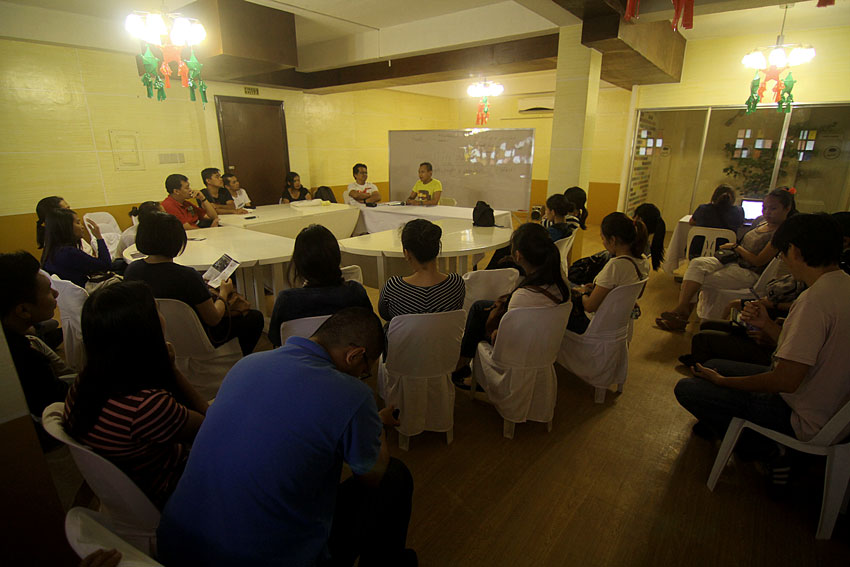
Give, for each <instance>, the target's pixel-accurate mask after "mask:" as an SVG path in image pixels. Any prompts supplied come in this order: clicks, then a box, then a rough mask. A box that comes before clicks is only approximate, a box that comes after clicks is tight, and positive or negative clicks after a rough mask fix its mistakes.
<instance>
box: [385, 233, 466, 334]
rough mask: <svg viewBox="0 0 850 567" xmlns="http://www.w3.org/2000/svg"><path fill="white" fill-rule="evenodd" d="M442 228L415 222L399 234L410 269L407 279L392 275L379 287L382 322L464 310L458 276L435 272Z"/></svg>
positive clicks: (462, 292) (463, 286) (464, 289)
mask: <svg viewBox="0 0 850 567" xmlns="http://www.w3.org/2000/svg"><path fill="white" fill-rule="evenodd" d="M442 235H443V229H441V228H440V227H439V226H437V225H436V224H434V223H432V222H430V221H427V220H425V219H414V220H412V221H410V222H408V223H407V224H405V225H404V228H402V231H401V246H402V250H403V252H404V259H405V260H407V263H408V264H410V267H411V268H413V274H411V275H409V276H404V277H400V276H393V277H391V278H390V279H389V280H387V283H385V284H384V287H383V288H381V297H380V299H379V300H378V312H379V313H380V314H381V317H382V318H383V319H384V321H390V320H391V319H392V318H393V317H395V316H397V315H407V314H410V313H439V312H443V311H454V310H455V309H460V308H461V307H463V298H464V295H465V294H466V287H465V285H464V283H463V278H461V277H460V276H459V275H457V274H444V273H442V272H440V271H439V270H438V269H437V255H438V254H439V253H440V238H441V237H442Z"/></svg>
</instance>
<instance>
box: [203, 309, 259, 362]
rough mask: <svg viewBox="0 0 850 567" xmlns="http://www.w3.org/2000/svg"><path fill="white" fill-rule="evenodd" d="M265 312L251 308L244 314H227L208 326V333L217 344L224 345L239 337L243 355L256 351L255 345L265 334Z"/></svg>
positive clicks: (213, 342) (211, 340)
mask: <svg viewBox="0 0 850 567" xmlns="http://www.w3.org/2000/svg"><path fill="white" fill-rule="evenodd" d="M263 324H264V320H263V314H262V313H260V312H259V311H257V310H256V309H251V310H249V311H247V312H246V313H244V314H242V315H236V316H235V317H228V316H227V315H225V316H224V317H222V318H221V321H220V322H219V324H218V325H216V326H215V327H207V335H208V336H209V337H210V342H212V344H214V345H215V346H219V345H223V344H224V343H226V342H227V341H229V340H230V339H232V338H234V337H236V338H237V339H239V347H240V348H241V349H242V356H247V355H249V354H251V353H252V352H254V347H256V346H257V342H258V341H259V340H260V335H262V334H263Z"/></svg>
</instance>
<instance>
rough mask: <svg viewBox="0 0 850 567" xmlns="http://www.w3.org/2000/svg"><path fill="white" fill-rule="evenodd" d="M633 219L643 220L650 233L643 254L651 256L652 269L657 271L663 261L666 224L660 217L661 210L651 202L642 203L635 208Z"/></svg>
mask: <svg viewBox="0 0 850 567" xmlns="http://www.w3.org/2000/svg"><path fill="white" fill-rule="evenodd" d="M635 219H639V220H640V221H641V222H643V224H644V225H646V231H647V232H648V233H649V234H651V235H652V240H651V241H650V242H649V245H648V247H647V250H645V251H644V254H647V255H649V256H650V257H651V258H652V269H653V270H655V271H658V268H660V267H661V264H662V263H663V262H664V237H665V236H666V235H667V225H666V224H665V223H664V219H663V218H662V217H661V211H660V210H658V207H656V206H655V205H653V204H652V203H644V204H642V205H638V207H637V208H636V209H635Z"/></svg>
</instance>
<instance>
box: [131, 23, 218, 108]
mask: <svg viewBox="0 0 850 567" xmlns="http://www.w3.org/2000/svg"><path fill="white" fill-rule="evenodd" d="M124 29H126V30H127V32H128V33H129V34H130V35H132V36H133V37H135V38H136V39H138V40H140V41H141V42H142V44H143V47H142V53H141V54H140V55H139V58H140V59H141V63H142V66H143V67H144V71H145V72H144V74H143V75H142V84H143V85H144V86H145V88H146V89H147V95H148V98H153V93H154V90H156V98H157V100H160V101H162V100H165V89H167V88H171V76H172V74H173V73H174V72H175V71H176V73H177V75H178V76H179V77H180V83H181V85H182V86H184V87H187V88H188V89H189V98H190V99H191V100H193V101H194V100H195V89H197V90H198V91H199V92H200V95H201V102H202V103H204V104H206V102H207V84H206V83H205V82H204V80H203V79H202V78H201V68H203V65H202V64H201V62H200V61H198V58H197V57H195V50H194V46H195V45H198V44H199V43H201V42H202V41H204V39H205V38H206V37H207V31H206V30H205V29H204V26H203V25H202V24H201V22H199V21H198V20H196V19H194V18H186V17H184V16H181V15H180V14H169V13H166V11H165V10H163V11H162V12H160V13H150V12H133V13H132V14H130V15H129V16H127V18H126V19H125V20H124ZM151 47H153V48H154V49H153V50H151ZM184 48H188V49H189V57H188V58H187V59H184V58H183V50H184ZM172 64H173V65H172Z"/></svg>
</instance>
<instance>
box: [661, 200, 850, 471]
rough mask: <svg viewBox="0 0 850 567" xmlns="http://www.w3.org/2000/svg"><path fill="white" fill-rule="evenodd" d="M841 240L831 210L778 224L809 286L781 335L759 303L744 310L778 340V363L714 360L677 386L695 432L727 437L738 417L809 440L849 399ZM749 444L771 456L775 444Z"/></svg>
mask: <svg viewBox="0 0 850 567" xmlns="http://www.w3.org/2000/svg"><path fill="white" fill-rule="evenodd" d="M840 241H841V238H840V231H839V228H838V226H837V225H836V223H835V221H834V220H833V219H831V218H830V217H829V215H826V214H817V215H811V214H800V215H795V216H794V217H791V218H789V219H788V220H787V221H786V222H785V223H783V224H782V225H781V226H780V227H779V228H778V229H777V230H776V232H775V234H774V235H773V237H772V246H773V247H774V248H775V249H776V250H778V251H779V254H780V257H781V258H782V259H783V260H784V261H785V263H786V264H787V265H788V268H789V269H790V271H791V273H792V274H793V275H794V277H795V278H796V279H799V280H802V281H804V282H806V285H807V286H808V289H807V290H806V291H804V292H803V293H802V294H800V297H799V298H797V300H796V301H795V302H794V304H793V305H792V306H791V311H790V312H789V314H788V319H787V320H786V321H785V324H784V326H783V327H782V329H781V333H780V327H779V326H778V325H777V324H776V323H775V322H773V321H771V319H770V317H769V316H768V314H767V310H766V309H764V307H763V306H762V305H761V304H760V303H758V302H751V303H748V304H747V305H746V306H745V308H744V313H743V318H744V320H745V321H746V322H747V323H748V324H750V325H752V326H754V327H756V328H759V329H761V330H762V332H764V333H765V334H766V335H768V336H770V337H771V338H772V339H773V340H775V341H777V345H778V346H777V347H776V352H775V354H774V363H773V364H772V365H771V366H767V365H765V366H758V365H754V364H746V363H740V362H730V361H723V360H712V361H708V362H706V364H705V365H704V366H703V365H702V364H696V365H695V366H694V367H693V373H694V377H693V378H684V379H682V380H680V381H679V383H678V384H676V388H675V394H676V399H677V400H678V401H679V403H680V404H681V405H682V407H684V408H685V409H686V410H688V411H689V412H690V413H692V414H693V415H694V417H696V418H697V420H698V422H697V424H696V425H694V428H693V431H694V433H695V434H697V435H699V436H702V437H709V438H722V437H723V436H724V435H725V433H726V429H727V428H728V426H729V422H730V420H731V419H732V418H733V417H739V418H743V419H746V420H749V421H752V422H753V423H756V424H758V425H761V426H764V427H768V428H770V429H774V430H777V431H780V432H782V433H785V434H787V435H790V436H792V437H796V438H797V439H800V440H802V441H808V440H810V439H812V437H814V436H815V435H817V433H818V432H819V431H820V430H821V428H822V427H823V426H824V424H826V422H827V421H829V419H830V418H831V417H832V416H833V415H834V414H835V413H836V412H837V411H838V410H839V409H841V407H842V406H844V405H845V404H846V403H847V402H848V400H850V349H848V348H847V337H848V336H850V276H849V275H847V274H845V273H844V272H842V271H841V270H839V269H838V259H839V257H840V254H841V246H840ZM745 437H746V438H745ZM742 444H743V445H745V446H744V447H743V449H745V450H749V451H751V453H750V454H751V455H752V456H767V455H768V449H770V445H771V444H772V442H770V441H769V440H766V438H764V437H762V436H759V435H755V434H753V435H752V436H749V437H747V436H746V435H742V437H741V443H739V445H742Z"/></svg>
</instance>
